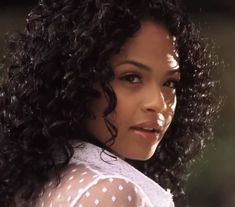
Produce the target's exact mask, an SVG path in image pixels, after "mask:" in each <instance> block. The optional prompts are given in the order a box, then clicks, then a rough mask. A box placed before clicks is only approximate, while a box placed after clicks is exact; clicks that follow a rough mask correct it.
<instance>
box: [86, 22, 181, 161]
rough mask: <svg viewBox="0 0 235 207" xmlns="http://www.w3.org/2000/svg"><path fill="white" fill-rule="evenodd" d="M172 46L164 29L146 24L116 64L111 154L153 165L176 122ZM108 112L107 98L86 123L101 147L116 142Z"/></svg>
mask: <svg viewBox="0 0 235 207" xmlns="http://www.w3.org/2000/svg"><path fill="white" fill-rule="evenodd" d="M173 45H174V44H173V37H172V36H170V34H169V33H168V31H167V30H166V29H165V27H163V26H161V25H158V24H155V23H152V22H144V23H143V24H142V26H141V28H140V30H139V31H138V32H137V33H136V35H135V36H134V37H133V38H131V39H129V40H128V41H127V42H126V43H125V44H124V46H123V48H122V50H121V52H120V53H119V54H117V55H116V56H114V57H113V59H112V66H113V70H114V73H115V79H114V80H113V81H112V82H111V85H112V87H113V89H114V91H115V93H116V96H117V106H116V108H115V110H114V111H113V112H112V113H111V114H109V115H108V119H109V120H110V121H111V122H112V123H113V124H114V125H115V126H116V127H117V129H118V134H117V137H116V138H115V143H114V144H113V145H112V146H111V147H110V149H111V151H112V152H113V153H114V154H117V155H119V156H120V157H122V158H128V159H134V160H146V159H149V158H150V157H151V156H152V155H153V154H154V152H155V150H156V147H157V146H158V144H159V142H160V141H161V139H162V138H163V135H164V133H165V132H166V130H167V128H168V127H169V125H170V123H171V121H172V118H173V115H174V112H175V106H176V89H175V85H176V83H177V82H178V81H179V80H180V72H179V66H178V63H177V54H175V53H174V51H175V48H174V46H173ZM106 107H107V100H106V99H105V97H104V95H103V96H102V97H101V98H100V99H98V100H97V101H96V102H95V103H94V104H93V107H92V111H93V112H94V114H95V116H96V118H94V119H91V120H89V121H88V123H87V127H88V131H89V133H91V134H92V135H94V136H95V137H97V139H98V140H99V141H100V142H102V143H105V142H107V141H108V140H109V139H110V137H111V135H110V133H109V131H108V130H107V127H106V126H105V123H104V120H103V112H104V109H105V108H106Z"/></svg>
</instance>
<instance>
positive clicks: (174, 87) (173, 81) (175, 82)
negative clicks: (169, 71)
mask: <svg viewBox="0 0 235 207" xmlns="http://www.w3.org/2000/svg"><path fill="white" fill-rule="evenodd" d="M179 82H180V81H179V80H168V81H167V82H166V83H164V86H167V87H169V88H173V89H177V88H178V85H179ZM167 83H173V86H170V85H169V84H167Z"/></svg>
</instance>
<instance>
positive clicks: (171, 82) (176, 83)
mask: <svg viewBox="0 0 235 207" xmlns="http://www.w3.org/2000/svg"><path fill="white" fill-rule="evenodd" d="M131 78H132V80H131ZM133 78H134V79H135V78H137V79H138V80H137V81H134V80H133ZM120 80H122V81H127V82H129V83H130V84H140V83H142V82H143V81H142V76H141V75H139V74H135V73H130V74H126V75H124V76H122V77H121V78H120ZM170 84H173V85H170ZM178 85H179V80H174V79H172V80H168V81H167V82H165V83H164V86H166V87H169V88H173V89H176V88H177V87H178Z"/></svg>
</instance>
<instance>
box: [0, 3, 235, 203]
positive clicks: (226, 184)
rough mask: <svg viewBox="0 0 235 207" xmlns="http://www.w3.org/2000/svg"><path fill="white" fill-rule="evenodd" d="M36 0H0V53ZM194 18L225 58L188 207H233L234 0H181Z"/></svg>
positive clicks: (192, 178)
mask: <svg viewBox="0 0 235 207" xmlns="http://www.w3.org/2000/svg"><path fill="white" fill-rule="evenodd" d="M35 2H37V1H35V0H20V1H19V0H18V1H17V0H8V1H7V2H4V3H3V2H2V3H0V55H1V56H2V55H3V54H4V48H5V47H6V45H5V43H4V40H5V39H6V36H7V33H8V34H11V33H13V32H15V31H21V30H22V28H23V27H24V25H25V18H26V16H27V13H28V12H29V11H30V9H31V8H32V6H33V5H34V4H35ZM184 4H185V7H186V8H187V10H188V11H189V12H190V16H191V18H192V19H193V21H194V22H195V23H196V24H197V25H198V26H199V27H200V28H201V31H202V35H203V36H204V37H207V38H209V39H210V40H213V41H214V42H215V43H216V51H217V53H218V54H219V56H220V58H221V59H223V60H224V62H225V66H226V71H225V72H223V73H221V77H222V79H223V85H224V93H225V95H227V97H228V98H227V100H226V102H225V106H224V108H223V111H222V113H221V118H220V120H219V121H218V123H217V125H216V127H215V129H216V134H215V140H214V141H213V143H211V144H210V146H208V148H207V149H206V152H205V155H204V157H203V159H201V160H200V161H199V162H196V164H195V165H194V166H193V169H192V174H191V177H190V181H189V183H188V186H187V192H186V193H187V194H188V195H189V203H190V206H191V207H235V166H234V163H235V156H234V154H235V147H234V146H235V118H234V117H235V93H234V89H235V80H234V79H235V1H234V0H184Z"/></svg>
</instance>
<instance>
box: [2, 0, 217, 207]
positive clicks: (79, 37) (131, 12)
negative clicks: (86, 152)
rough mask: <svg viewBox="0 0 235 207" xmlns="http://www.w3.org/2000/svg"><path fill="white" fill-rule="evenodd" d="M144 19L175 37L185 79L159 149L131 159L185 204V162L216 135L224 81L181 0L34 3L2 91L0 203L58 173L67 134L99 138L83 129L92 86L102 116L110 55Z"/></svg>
mask: <svg viewBox="0 0 235 207" xmlns="http://www.w3.org/2000/svg"><path fill="white" fill-rule="evenodd" d="M147 20H149V21H153V22H156V23H161V24H164V25H165V26H166V28H167V29H168V30H169V32H170V33H171V35H173V36H175V37H176V47H177V51H178V54H179V65H180V70H181V82H180V83H179V85H178V88H177V107H176V113H175V117H174V119H173V122H172V124H171V126H170V128H169V129H168V131H167V133H166V135H165V137H164V139H163V140H162V142H161V144H160V146H159V147H158V149H157V151H156V153H155V154H154V156H153V157H152V158H151V159H150V160H148V161H145V162H141V161H139V162H138V161H129V162H130V163H131V164H132V165H134V166H135V167H136V168H138V169H139V170H141V171H142V172H143V173H144V174H146V175H147V176H149V177H150V178H152V179H153V180H155V181H156V182H158V183H159V184H160V185H162V186H163V187H164V188H170V189H171V190H172V193H173V194H174V196H175V201H176V203H178V204H179V205H181V204H180V203H182V201H181V198H182V197H184V195H183V194H184V191H183V184H184V182H185V180H186V178H187V173H188V171H187V169H188V167H187V166H188V165H189V164H190V163H191V162H192V161H193V160H194V158H195V156H196V155H197V154H198V153H199V152H201V150H202V149H203V148H204V146H205V143H206V142H207V140H210V139H211V138H212V137H213V130H212V127H213V123H214V120H215V118H216V117H217V115H218V110H219V106H220V104H219V103H220V98H219V97H217V96H216V90H217V89H218V88H219V86H220V83H219V81H218V80H217V79H216V78H215V76H214V75H213V74H214V73H215V72H217V71H218V70H217V67H216V65H217V62H216V60H214V59H213V58H212V57H213V56H212V55H211V54H210V52H209V51H208V46H207V45H205V44H202V43H201V38H200V37H199V32H198V31H197V30H196V29H195V27H194V25H193V24H192V23H191V22H190V21H189V20H188V18H187V16H186V15H185V13H184V12H182V10H181V9H180V5H179V3H178V2H177V0H138V1H136V0H122V1H120V0H102V1H100V0H86V1H81V0H80V1H79V0H40V2H39V3H38V5H37V6H36V7H35V8H34V9H33V10H32V11H31V13H30V14H29V15H28V18H27V24H26V28H25V31H24V32H23V33H20V34H18V35H16V36H14V38H10V40H9V46H10V49H11V52H10V54H9V59H10V64H9V67H8V70H7V77H6V78H5V79H4V83H3V84H2V85H1V89H0V120H1V134H0V203H1V206H2V207H14V206H17V201H18V200H21V201H25V202H26V203H27V202H29V201H30V200H33V199H36V198H37V195H38V192H39V191H40V190H41V189H42V187H43V186H44V184H45V183H46V182H48V181H49V180H50V179H51V177H52V176H53V177H55V176H56V177H58V180H59V178H60V171H61V170H62V169H64V168H65V167H66V166H67V164H68V163H69V161H70V159H71V157H72V156H73V153H74V151H73V150H74V148H73V146H72V144H71V140H85V141H89V142H95V141H94V138H92V137H90V136H89V134H88V132H86V130H85V126H84V123H85V122H86V120H87V119H89V118H90V117H92V116H93V114H92V113H91V111H90V106H91V104H92V103H93V101H94V100H95V99H97V98H99V97H100V93H99V92H98V90H97V88H96V87H95V85H96V84H95V83H99V84H100V85H101V88H102V90H103V92H104V93H105V94H106V95H107V100H108V107H107V109H106V110H105V112H104V117H107V115H108V114H109V113H111V112H112V111H113V110H114V109H115V106H116V96H115V93H114V91H113V89H112V87H111V85H110V82H111V80H112V79H113V77H114V74H113V70H112V67H111V62H110V60H111V58H112V56H113V55H115V54H117V53H119V51H120V48H121V47H122V46H123V44H124V43H125V42H126V41H127V40H128V38H131V37H132V36H133V35H134V34H135V33H136V32H137V31H138V30H139V29H140V26H141V23H142V22H143V21H147ZM107 127H108V129H109V130H110V131H111V129H112V126H110V125H109V124H108V122H107ZM113 138H114V139H115V137H113ZM26 206H27V205H26Z"/></svg>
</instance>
